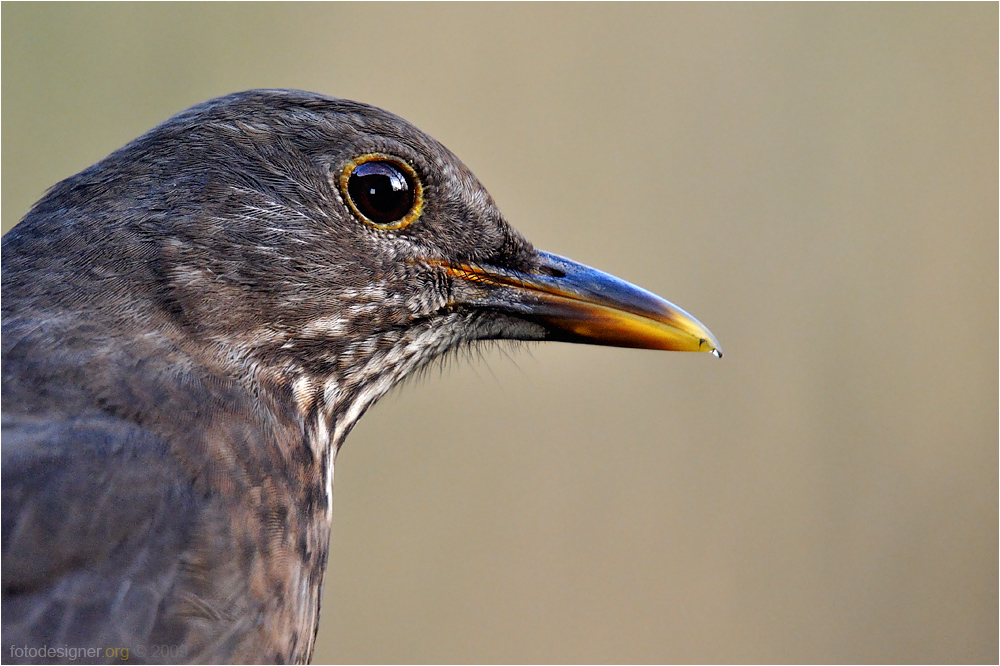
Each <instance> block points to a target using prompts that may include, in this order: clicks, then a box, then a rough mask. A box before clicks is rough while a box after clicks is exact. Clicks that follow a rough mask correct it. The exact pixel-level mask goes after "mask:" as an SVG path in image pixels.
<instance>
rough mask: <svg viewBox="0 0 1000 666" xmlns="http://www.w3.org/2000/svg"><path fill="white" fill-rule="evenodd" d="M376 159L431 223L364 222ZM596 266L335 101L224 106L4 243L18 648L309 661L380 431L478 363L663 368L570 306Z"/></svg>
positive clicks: (9, 565)
mask: <svg viewBox="0 0 1000 666" xmlns="http://www.w3.org/2000/svg"><path fill="white" fill-rule="evenodd" d="M358 155H376V156H390V157H391V158H392V159H394V160H397V161H398V163H400V164H402V165H404V166H405V167H406V168H407V169H410V168H412V170H413V172H414V174H417V177H418V178H419V185H420V186H421V187H422V194H421V196H422V201H421V203H420V208H419V210H418V211H417V213H418V214H419V217H418V218H417V221H416V222H414V223H412V224H409V226H405V227H403V228H398V229H389V228H382V227H380V226H379V225H377V224H372V223H370V222H371V220H366V219H361V217H363V216H359V215H358V214H357V208H356V207H355V205H354V202H353V200H352V201H348V200H347V198H348V195H347V193H346V190H344V189H343V188H342V187H339V186H338V182H339V180H338V179H339V178H340V176H341V174H345V173H348V171H346V170H349V169H350V168H351V167H350V165H351V164H352V161H351V160H354V159H355V158H357V156H358ZM380 159H381V158H380ZM352 211H353V212H352ZM578 269H579V271H582V272H581V275H583V274H586V275H587V276H590V275H591V274H590V273H587V271H589V270H590V269H586V268H585V267H579V265H577V264H573V263H572V262H568V261H567V260H563V259H561V258H558V257H555V256H554V255H548V254H545V253H541V252H537V251H536V250H535V249H534V248H533V247H532V246H531V244H530V243H528V242H527V241H526V240H525V239H524V238H522V237H521V236H520V234H518V233H517V232H516V231H515V230H514V229H512V228H511V227H510V225H509V224H508V223H507V222H506V221H505V220H504V218H503V216H502V215H501V214H500V212H499V211H498V210H497V208H496V206H495V205H494V203H493V201H492V200H491V199H490V197H489V195H488V194H487V192H486V191H485V189H484V188H483V187H482V186H481V185H480V184H479V182H478V181H477V180H476V179H475V177H474V176H473V175H472V174H471V173H470V172H469V171H468V169H467V168H466V167H465V166H464V165H463V164H462V163H461V162H460V161H459V160H458V159H457V158H456V157H455V156H454V155H452V154H451V153H450V152H448V151H447V149H445V148H444V147H443V146H441V145H440V144H439V143H437V142H436V141H434V140H433V139H432V138H430V137H428V136H427V135H425V134H423V133H422V132H420V131H419V130H417V129H416V128H414V127H412V126H411V125H409V124H408V123H406V122H405V121H403V120H402V119H400V118H398V117H396V116H393V115H391V114H389V113H387V112H385V111H381V110H379V109H376V108H374V107H370V106H367V105H363V104H358V103H354V102H348V101H343V100H335V99H330V98H326V97H322V96H319V95H314V94H311V93H304V92H298V91H250V92H247V93H239V94H236V95H231V96H228V97H224V98H220V99H218V100H213V101H210V102H207V103H205V104H201V105H199V106H196V107H193V108H192V109H189V110H187V111H185V112H183V113H181V114H179V115H177V116H175V117H174V118H172V119H171V120H168V121H167V122H165V123H164V124H162V125H160V126H159V127H157V128H155V129H154V130H152V131H151V132H149V133H147V134H146V135H144V136H142V137H140V138H138V139H136V140H135V141H133V142H132V143H130V144H129V145H127V146H125V147H124V148H122V149H121V150H119V151H116V152H115V153H112V154H111V155H110V156H108V157H107V158H106V159H104V160H102V161H101V162H99V163H97V164H95V165H94V166H92V167H90V168H88V169H86V170H84V171H83V172H81V173H80V174H78V175H76V176H73V177H72V178H69V179H67V180H65V181H63V182H62V183H59V184H58V185H56V186H55V187H53V188H52V190H51V191H49V192H48V193H47V194H46V195H45V197H44V198H43V199H42V200H41V201H39V202H38V204H37V205H36V206H35V207H34V208H33V209H32V210H31V212H29V213H28V215H27V216H26V217H25V218H24V220H23V221H22V222H21V223H20V224H19V225H18V226H17V227H15V228H14V230H12V231H11V232H10V233H9V234H7V235H6V236H5V237H4V239H3V287H2V288H3V299H2V307H3V336H2V347H3V440H2V441H3V534H2V536H3V636H4V639H5V643H6V644H10V645H26V646H40V645H50V646H61V645H69V646H124V647H129V648H131V659H130V660H131V661H142V660H148V661H197V662H260V661H274V662H302V661H305V660H307V659H308V658H309V655H310V653H311V649H312V645H313V640H314V637H315V630H316V621H317V618H318V612H319V591H320V586H321V583H322V579H323V573H324V570H325V567H326V558H327V544H328V540H329V530H330V519H331V513H330V512H331V502H332V496H331V493H332V467H333V462H334V458H335V455H336V451H337V449H338V447H339V446H340V445H341V443H342V442H343V440H344V438H345V437H346V436H347V434H348V432H349V431H350V429H351V427H352V426H353V425H354V423H355V422H356V421H357V419H358V418H360V416H361V415H362V414H363V413H364V411H365V409H366V408H367V407H368V406H370V405H371V404H372V403H373V402H374V401H375V400H377V399H378V398H379V397H380V396H381V395H383V394H384V393H385V392H386V391H387V390H388V389H389V388H390V387H391V386H392V385H393V384H394V383H395V382H397V381H398V380H399V379H401V378H402V377H404V376H405V375H407V374H409V373H410V372H412V371H414V370H416V369H418V368H419V367H421V366H423V365H424V364H426V363H428V362H429V361H431V360H432V359H434V358H436V357H437V356H439V355H441V354H444V353H446V352H448V351H451V350H454V349H456V348H459V347H461V346H462V345H465V344H469V343H472V342H474V341H477V340H483V339H519V340H543V339H547V338H553V339H568V340H573V341H588V342H598V343H604V344H628V345H630V346H657V345H654V344H652V343H649V342H648V340H647V339H646V338H643V339H642V340H639V338H638V337H636V338H635V339H636V340H638V341H637V342H635V343H634V344H633V342H632V338H633V337H634V336H639V334H638V333H636V334H634V335H633V334H629V335H627V336H623V335H620V334H616V335H618V337H615V338H614V339H611V337H609V338H607V339H604V338H602V337H601V336H602V335H603V334H599V333H594V332H592V331H589V330H587V331H584V330H582V329H580V328H579V326H578V324H576V323H573V324H570V323H567V322H568V321H569V320H570V319H573V318H574V317H577V315H578V314H579V313H577V312H576V310H579V309H580V307H579V306H576V305H570V306H567V305H566V303H564V302H563V301H566V297H565V296H562V295H560V296H558V298H557V297H555V296H551V297H550V296H549V295H548V293H549V292H548V291H547V290H552V291H553V293H555V291H558V290H562V289H563V287H562V286H559V285H556V282H555V281H556V280H559V279H560V278H565V277H566V276H567V275H569V277H570V278H573V277H574V276H575V275H576V271H578ZM594 274H596V272H595V273H594ZM605 277H607V276H605ZM574 279H575V278H574ZM588 279H589V278H588ZM601 279H604V278H603V277H602V278H601ZM608 279H610V278H608ZM525 280H527V281H528V282H529V283H531V284H536V283H537V285H536V286H535V287H532V289H527V288H525V286H524V285H525ZM571 281H572V280H570V279H569V278H567V279H566V280H564V282H565V283H566V284H570V283H571ZM601 284H602V285H603V284H604V283H603V282H602V283H601ZM608 284H610V285H611V287H609V289H610V292H608V293H611V294H612V295H615V294H618V292H616V291H615V290H616V289H618V290H620V292H621V294H625V295H624V296H620V297H619V296H615V299H616V300H615V303H618V302H619V301H621V302H625V301H628V299H632V300H634V301H635V302H636V303H639V302H640V301H642V299H644V298H646V295H645V292H643V293H642V294H639V292H638V291H636V292H635V293H634V294H633V292H630V291H627V289H626V288H628V289H635V288H631V287H629V286H628V285H625V286H621V285H622V284H624V283H621V284H619V283H613V284H612V283H610V282H609V283H608ZM538 285H540V286H538ZM552 285H556V286H552ZM570 286H571V287H572V285H570ZM567 288H569V287H567ZM573 288H574V289H575V287H573ZM604 289H605V288H604V287H603V286H602V287H601V288H599V289H597V290H596V291H595V293H597V292H601V293H604V292H603V291H602V290H604ZM626 292H627V293H626ZM574 293H576V292H574ZM540 294H541V295H540ZM559 294H563V291H559ZM630 294H631V295H630ZM636 294H638V295H636ZM650 297H651V295H650ZM581 298H583V300H584V301H586V302H588V303H589V302H590V301H589V300H587V299H591V300H592V299H595V298H604V296H601V295H596V296H595V295H586V294H585V295H584V296H583V297H581ZM560 299H561V300H560ZM622 299H624V301H623V300H622ZM557 301H558V302H557ZM628 302H629V303H631V302H632V301H628ZM642 303H645V301H642ZM650 303H652V301H650ZM568 307H569V308H570V309H573V308H575V310H574V312H573V314H572V316H570V315H567V314H566V308H568ZM615 307H617V306H615ZM629 307H631V308H632V310H631V311H632V312H639V315H641V316H643V317H647V318H649V317H653V318H655V317H657V316H660V315H658V314H655V313H654V314H653V315H650V314H649V313H648V312H647V311H646V310H643V308H647V309H649V308H652V310H650V312H652V311H653V310H655V309H656V308H658V307H661V306H660V305H658V304H654V305H642V304H640V305H635V306H631V305H630V306H629ZM663 307H666V306H663ZM626 309H627V308H626ZM664 311H666V310H664ZM602 312H603V311H602ZM656 312H657V313H658V312H659V310H656ZM677 312H680V313H681V314H680V315H678V314H677ZM681 315H683V312H682V311H679V309H676V310H671V311H670V316H672V317H680V319H678V320H674V319H671V320H670V321H669V322H667V319H669V318H668V317H666V315H663V317H661V319H662V320H663V321H664V322H667V324H664V325H669V326H672V327H673V328H671V331H672V333H671V335H673V334H674V333H676V330H683V331H685V332H686V333H690V334H691V335H693V337H692V338H691V339H692V340H694V342H692V343H690V344H688V343H687V342H685V344H688V346H687V347H684V346H683V345H680V343H676V341H674V342H671V343H670V344H676V345H677V346H670V345H668V344H666V343H664V344H662V345H659V348H671V349H673V348H678V349H680V348H685V349H686V348H691V349H702V348H704V349H705V350H713V349H716V348H717V344H716V343H715V342H714V339H712V338H711V335H710V334H708V333H707V331H705V330H704V329H703V328H701V327H700V325H697V326H696V324H697V322H694V320H693V319H689V320H685V319H684V318H683V317H682V316H681ZM630 316H632V315H630ZM685 316H686V315H685ZM574 321H575V320H574ZM678 321H680V323H679V324H678V323H677V322H678ZM690 322H694V323H693V324H691V323H690ZM574 326H576V327H577V328H574ZM636 326H639V325H638V324H636ZM643 326H646V324H643ZM685 327H687V328H685ZM636 330H638V329H636ZM664 330H666V329H664ZM692 331H693V333H692ZM609 335H610V334H609ZM643 335H646V336H647V338H649V337H650V336H651V335H652V334H645V333H644V334H643ZM657 335H661V334H660V333H657ZM663 335H666V334H663ZM639 337H641V336H639ZM661 337H662V336H661ZM689 337H691V336H689ZM626 338H628V339H626ZM685 340H687V338H685ZM154 645H167V646H174V648H173V652H172V653H170V654H163V655H160V656H158V655H156V654H154V653H153V652H152V646H154ZM4 658H5V660H9V656H8V655H5V657H4ZM105 659H106V657H103V656H101V657H98V658H96V659H95V660H97V661H101V660H105ZM42 661H51V659H43V660H42ZM76 661H87V659H83V660H80V659H76Z"/></svg>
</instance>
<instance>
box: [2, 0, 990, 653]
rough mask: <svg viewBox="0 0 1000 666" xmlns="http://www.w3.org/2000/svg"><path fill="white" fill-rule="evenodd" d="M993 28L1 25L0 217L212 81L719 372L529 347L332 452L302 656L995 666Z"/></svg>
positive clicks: (786, 9)
mask: <svg viewBox="0 0 1000 666" xmlns="http://www.w3.org/2000/svg"><path fill="white" fill-rule="evenodd" d="M997 23H998V8H997V5H996V4H995V3H985V4H976V5H955V4H948V5H910V4H892V5H819V6H817V5H785V4H783V5H752V6H748V5H707V6H705V5H694V6H692V5H674V4H669V5H653V4H643V5H626V4H616V5H597V4H588V5H570V4H559V5H523V4H518V5H498V4H490V5H474V6H472V5H454V4H438V5H420V4H392V5H376V4H365V5H342V4H334V5H321V4H309V5H263V4H253V5H240V4H226V5H197V6H195V5H183V6H181V5H160V4H157V5H142V6H137V5H121V4H114V5H104V6H87V5H72V6H69V5H51V4H45V5H22V4H11V3H4V5H3V8H2V27H3V35H2V37H3V39H2V49H3V52H2V55H3V72H2V73H3V77H2V81H3V84H2V86H3V87H2V92H3V100H4V103H3V117H2V120H3V141H2V150H3V155H2V158H3V172H2V173H3V198H2V205H3V225H4V229H8V228H10V226H11V225H13V224H14V223H15V222H16V221H17V220H18V219H19V218H20V217H21V216H22V215H23V214H24V213H25V212H26V211H27V209H28V208H29V206H30V205H31V203H32V202H33V201H34V200H36V199H37V198H38V197H39V196H40V195H41V194H42V192H43V191H44V190H45V188H46V187H48V186H50V185H52V184H53V183H55V182H56V181H57V180H59V179H61V178H64V177H67V176H69V175H71V174H73V173H75V172H76V171H78V170H80V169H82V168H83V167H85V166H87V165H89V164H91V163H92V162H94V161H96V160H98V159H99V158H101V157H103V156H104V155H105V154H107V153H108V152H110V151H111V150H113V149H115V148H117V147H119V146H121V145H122V144H124V143H125V142H127V141H129V140H130V139H132V138H134V137H135V136H137V135H138V134H140V133H142V132H143V131H145V130H147V129H149V128H150V127H152V126H153V125H155V124H156V123H158V122H160V121H161V120H164V119H165V118H167V117H168V116H170V115H171V114H173V113H175V112H177V111H180V110H182V109H184V108H185V107H187V106H189V105H191V104H194V103H196V102H200V101H202V100H204V99H207V98H209V97H214V96H216V95H220V94H223V93H227V92H231V91H235V90H240V89H246V88H252V87H295V88H305V89H309V90H315V91H319V92H323V93H327V94H331V95H336V96H341V97H347V98H353V99H359V100H364V101H367V102H371V103H373V104H377V105H379V106H383V107H385V108H387V109H389V110H391V111H394V112H396V113H398V114H400V115H402V116H403V117H405V118H408V119H409V120H411V121H412V122H414V123H415V124H417V125H418V126H419V127H421V128H423V129H424V130H426V131H428V132H429V133H430V134H432V135H433V136H435V137H437V138H438V139H440V140H441V141H442V142H444V143H445V144H446V145H448V146H449V147H450V148H451V149H452V150H454V151H455V152H456V153H457V154H458V155H459V156H461V157H462V158H463V159H464V160H465V161H466V163H467V164H468V165H469V166H470V167H471V168H472V169H473V170H474V171H475V172H476V173H477V174H478V175H479V177H480V178H481V180H482V181H483V182H484V183H485V184H486V185H487V187H489V188H490V190H491V192H492V193H493V195H494V197H495V198H496V200H497V201H498V202H499V204H500V205H501V208H502V209H503V210H504V211H505V212H506V214H507V216H508V218H509V219H510V220H511V221H512V222H513V223H514V224H515V225H516V226H517V227H518V228H519V229H521V231H523V232H524V233H525V234H526V235H527V236H528V237H529V238H531V239H532V240H533V241H534V242H535V243H536V244H537V245H538V246H539V247H542V248H545V249H548V250H551V251H555V252H559V253H561V254H565V255H568V256H571V257H573V258H575V259H577V260H580V261H583V262H585V263H589V264H592V265H595V266H598V267H600V268H603V269H605V270H608V271H611V272H614V273H616V274H618V275H620V276H621V277H624V278H626V279H629V280H632V281H634V282H636V283H638V284H641V285H643V286H645V287H647V288H650V289H652V290H654V291H656V292H658V293H660V294H662V295H664V296H666V297H667V298H670V299H671V300H673V301H675V302H677V303H678V304H680V305H681V306H682V307H684V308H686V309H688V310H690V311H691V312H693V313H694V314H695V315H696V316H697V317H699V318H700V319H701V320H702V321H704V322H705V323H706V324H707V325H708V326H709V327H710V328H711V329H712V330H713V331H714V332H715V333H716V335H717V336H718V337H719V339H720V340H721V341H722V344H723V347H724V348H725V351H726V357H725V358H724V359H723V360H722V361H716V360H715V359H713V358H712V357H710V356H708V355H704V354H698V355H695V354H688V355H685V354H667V353H657V352H643V351H629V350H616V349H601V348H594V347H580V346H571V345H558V344H550V345H539V346H535V347H532V348H531V349H529V350H523V349H522V350H513V351H511V350H509V349H508V350H506V351H507V352H508V353H504V352H503V351H493V352H490V353H487V354H486V355H485V356H484V358H482V359H478V360H475V362H473V363H469V362H467V361H465V360H462V361H456V362H454V363H449V364H448V366H447V368H446V370H445V371H444V372H441V373H436V372H435V373H431V374H430V375H429V376H428V377H426V378H424V379H422V380H419V381H416V382H410V383H408V384H407V385H406V386H404V387H403V388H402V390H399V391H395V392H393V393H392V394H391V395H390V396H389V397H387V398H386V399H385V400H383V401H382V403H380V404H379V405H378V406H377V407H376V408H375V409H374V410H372V411H371V413H370V414H369V415H368V416H367V417H366V418H365V419H364V420H363V421H362V422H361V424H360V425H359V426H358V428H357V430H356V431H355V433H354V434H353V435H352V436H351V438H350V439H349V440H348V443H347V445H346V447H345V449H344V450H343V452H342V454H341V456H340V459H339V460H338V465H337V489H336V515H335V524H334V537H333V546H332V554H331V569H330V573H329V575H328V586H327V589H326V593H325V598H324V607H323V616H322V625H321V627H320V638H319V643H318V647H317V653H316V661H328V660H331V661H346V662H397V661H401V662H439V661H443V662H453V661H460V662H465V661H472V662H478V661H485V662H507V661H528V662H549V661H556V662H563V661H569V662H604V661H611V662H676V661H699V662H701V661H736V662H745V661H750V662H757V661H780V662H783V661H793V662H798V661H807V662H813V661H831V662H856V661H861V662H872V661H874V662H881V661H891V662H897V661H902V662H924V661H930V662H938V661H944V662H952V661H959V662H968V661H993V662H995V661H996V660H997V658H998V646H997V623H998V617H997V603H998V597H997V589H998V587H997V586H998V581H997V561H998V560H997V557H998V553H997V543H998V539H997V537H998V535H997V524H998V514H997V498H998V488H997V464H998V461H997V442H998V432H997V423H998V421H997V404H998V396H997V367H998V366H997V361H998V358H997V339H998V335H997V333H998V331H997V302H998V293H997V276H998V268H997V248H998V205H997V191H998V188H997V183H998V168H997V163H998V161H997V146H998V135H997V124H998V123H997V119H998V102H997V99H998V97H997V80H998V68H997V52H998V44H997Z"/></svg>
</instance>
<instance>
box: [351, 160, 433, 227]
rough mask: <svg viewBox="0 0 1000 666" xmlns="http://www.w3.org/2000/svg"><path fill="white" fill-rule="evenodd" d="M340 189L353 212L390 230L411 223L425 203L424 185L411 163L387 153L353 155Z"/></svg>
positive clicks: (368, 221)
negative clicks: (354, 156)
mask: <svg viewBox="0 0 1000 666" xmlns="http://www.w3.org/2000/svg"><path fill="white" fill-rule="evenodd" d="M339 184H340V191H341V193H342V194H343V195H344V200H345V201H346V202H347V205H348V206H350V208H351V210H352V211H354V214H355V215H357V216H358V217H359V218H361V219H362V220H363V221H364V222H366V223H368V224H370V225H372V226H374V227H377V228H378V229H384V230H388V231H392V230H396V229H402V228H404V227H406V226H409V225H410V224H412V223H413V221H414V220H416V219H417V218H418V217H419V216H420V211H421V210H422V209H423V206H424V187H423V185H422V184H421V182H420V177H419V176H418V175H417V172H416V170H414V168H413V167H411V166H410V165H409V164H407V163H406V162H404V161H403V160H401V159H399V158H398V157H394V156H392V155H386V154H384V153H366V154H364V155H361V156H359V157H356V158H354V159H353V160H351V161H350V162H348V163H347V165H346V166H345V167H344V169H343V171H341V172H340V183H339Z"/></svg>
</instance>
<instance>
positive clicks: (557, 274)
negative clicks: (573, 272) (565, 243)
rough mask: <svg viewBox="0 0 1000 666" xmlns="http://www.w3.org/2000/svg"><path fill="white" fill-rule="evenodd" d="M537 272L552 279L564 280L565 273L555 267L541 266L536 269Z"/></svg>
mask: <svg viewBox="0 0 1000 666" xmlns="http://www.w3.org/2000/svg"><path fill="white" fill-rule="evenodd" d="M538 272H539V273H544V274H546V275H549V276H551V277H554V278H564V277H566V272H565V271H562V270H559V269H558V268H556V267H555V266H546V265H545V264H542V265H541V266H539V267H538Z"/></svg>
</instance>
